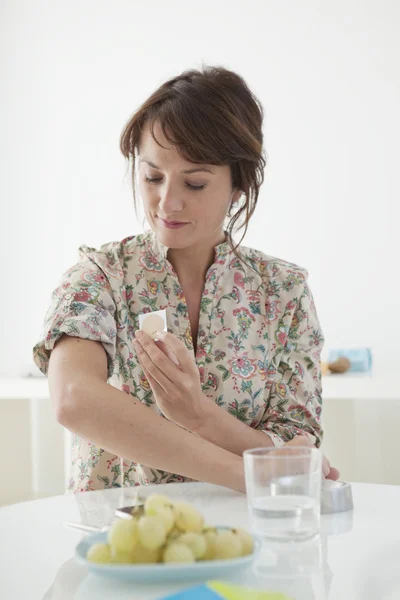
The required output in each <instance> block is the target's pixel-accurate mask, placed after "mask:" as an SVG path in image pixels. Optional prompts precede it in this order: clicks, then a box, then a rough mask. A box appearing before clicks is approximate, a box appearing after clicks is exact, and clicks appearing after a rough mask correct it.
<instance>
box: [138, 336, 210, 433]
mask: <svg viewBox="0 0 400 600" xmlns="http://www.w3.org/2000/svg"><path fill="white" fill-rule="evenodd" d="M135 337H136V339H135V341H134V342H133V345H134V347H135V350H136V353H137V356H138V359H139V362H140V365H141V367H142V369H143V372H144V374H145V376H146V378H147V380H148V382H149V384H150V386H151V389H152V391H153V394H154V398H155V400H156V402H157V405H158V406H159V408H160V409H161V411H162V412H163V414H164V415H165V416H166V417H167V419H169V420H170V421H174V422H175V423H176V424H177V425H180V426H181V427H184V428H185V429H188V430H189V431H193V430H195V429H196V428H197V427H198V425H199V423H200V422H201V420H202V417H203V414H204V410H205V403H206V400H207V398H206V397H205V396H204V394H203V392H202V389H201V383H200V375H199V371H198V369H197V366H196V363H195V360H194V357H193V355H192V354H191V353H190V352H189V350H188V349H187V348H186V346H185V345H184V344H183V343H182V342H181V341H180V340H179V339H178V338H177V337H176V336H174V335H173V334H172V333H166V332H161V333H159V334H157V339H158V340H160V341H159V342H155V341H153V340H152V338H151V337H150V336H149V335H147V333H145V332H144V331H137V332H136V336H135Z"/></svg>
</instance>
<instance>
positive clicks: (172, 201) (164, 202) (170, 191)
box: [159, 185, 185, 216]
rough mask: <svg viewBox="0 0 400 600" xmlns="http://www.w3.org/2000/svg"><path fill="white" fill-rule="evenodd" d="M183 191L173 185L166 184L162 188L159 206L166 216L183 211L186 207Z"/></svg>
mask: <svg viewBox="0 0 400 600" xmlns="http://www.w3.org/2000/svg"><path fill="white" fill-rule="evenodd" d="M181 194H182V192H181V191H179V190H177V189H176V187H173V186H171V185H164V186H162V188H161V190H160V200H159V206H160V208H161V210H162V212H163V213H164V215H165V216H168V215H171V214H173V213H176V212H181V211H182V210H183V209H184V207H185V202H184V200H183V198H182V195H181Z"/></svg>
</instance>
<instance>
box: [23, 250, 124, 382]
mask: <svg viewBox="0 0 400 600" xmlns="http://www.w3.org/2000/svg"><path fill="white" fill-rule="evenodd" d="M115 314H116V307H115V303H114V300H113V295H112V289H111V285H110V283H109V280H108V279H107V277H106V276H105V274H104V273H103V271H102V270H101V269H100V268H99V267H98V266H97V265H96V264H95V263H93V262H92V261H90V260H83V261H81V262H79V263H77V264H76V265H75V266H74V267H72V268H71V269H69V270H68V271H67V272H66V273H65V274H64V276H63V277H62V279H61V282H60V284H59V285H58V287H57V288H56V289H55V290H54V292H53V294H52V299H51V305H50V307H49V309H48V311H47V313H46V317H45V321H44V327H43V333H42V337H41V339H40V340H39V341H38V343H37V344H36V345H35V347H34V348H33V360H34V361H35V364H36V365H37V366H38V367H39V369H40V370H41V371H42V373H44V374H45V375H47V371H48V366H49V360H50V354H51V351H52V349H53V348H54V345H55V343H56V342H57V341H58V340H59V339H60V338H61V336H62V335H63V334H66V335H69V336H72V337H79V338H82V339H86V340H93V341H96V342H101V344H102V345H103V347H104V349H105V351H106V353H107V363H108V377H110V376H111V374H112V371H113V362H114V359H115V348H116V333H117V327H116V320H115Z"/></svg>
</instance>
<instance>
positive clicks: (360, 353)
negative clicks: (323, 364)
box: [328, 348, 372, 373]
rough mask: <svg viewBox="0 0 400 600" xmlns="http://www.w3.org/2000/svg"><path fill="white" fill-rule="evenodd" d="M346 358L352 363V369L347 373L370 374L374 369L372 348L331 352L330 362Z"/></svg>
mask: <svg viewBox="0 0 400 600" xmlns="http://www.w3.org/2000/svg"><path fill="white" fill-rule="evenodd" d="M341 357H345V358H348V359H349V361H350V365H351V366H350V369H349V370H348V371H346V372H347V373H370V372H371V369H372V351H371V348H353V349H347V350H346V349H338V350H331V351H330V352H329V355H328V362H334V361H335V360H337V359H338V358H341Z"/></svg>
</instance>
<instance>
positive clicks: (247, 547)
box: [232, 528, 254, 556]
mask: <svg viewBox="0 0 400 600" xmlns="http://www.w3.org/2000/svg"><path fill="white" fill-rule="evenodd" d="M232 531H233V532H234V533H237V534H238V535H239V537H240V539H241V540H242V546H243V548H242V556H246V555H247V554H251V553H252V552H253V548H254V539H253V536H252V535H251V534H250V533H249V532H248V531H246V530H245V529H239V528H236V529H233V530H232Z"/></svg>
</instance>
